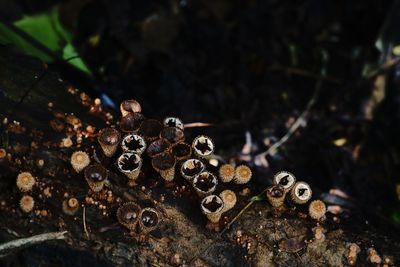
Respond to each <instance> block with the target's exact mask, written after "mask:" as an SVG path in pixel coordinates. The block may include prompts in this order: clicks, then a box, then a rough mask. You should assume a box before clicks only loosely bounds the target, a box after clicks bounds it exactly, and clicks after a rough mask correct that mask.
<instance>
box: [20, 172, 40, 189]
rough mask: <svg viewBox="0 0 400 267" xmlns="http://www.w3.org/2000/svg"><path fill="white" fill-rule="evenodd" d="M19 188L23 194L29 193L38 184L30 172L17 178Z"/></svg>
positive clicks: (23, 173)
mask: <svg viewBox="0 0 400 267" xmlns="http://www.w3.org/2000/svg"><path fill="white" fill-rule="evenodd" d="M16 183H17V187H18V189H19V190H20V191H21V192H29V191H31V190H32V188H33V186H34V185H35V183H36V180H35V177H33V176H32V174H31V173H30V172H21V173H20V174H18V176H17V181H16Z"/></svg>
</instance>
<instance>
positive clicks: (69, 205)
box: [62, 197, 79, 216]
mask: <svg viewBox="0 0 400 267" xmlns="http://www.w3.org/2000/svg"><path fill="white" fill-rule="evenodd" d="M78 209H79V201H78V200H77V199H76V198H74V197H71V198H69V199H65V200H64V201H63V203H62V210H63V212H64V213H65V214H66V215H70V216H73V215H75V214H76V212H77V211H78Z"/></svg>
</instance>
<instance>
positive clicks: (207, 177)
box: [193, 171, 218, 197]
mask: <svg viewBox="0 0 400 267" xmlns="http://www.w3.org/2000/svg"><path fill="white" fill-rule="evenodd" d="M217 185H218V180H217V177H215V175H214V174H212V173H211V172H207V171H204V172H202V173H200V174H198V175H197V176H195V177H194V179H193V187H194V189H195V190H196V192H197V194H198V195H199V196H201V197H204V196H207V195H211V194H212V193H213V192H214V191H215V189H216V188H217Z"/></svg>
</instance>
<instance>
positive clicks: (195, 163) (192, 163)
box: [181, 159, 206, 181]
mask: <svg viewBox="0 0 400 267" xmlns="http://www.w3.org/2000/svg"><path fill="white" fill-rule="evenodd" d="M205 169H206V166H205V165H204V163H203V162H202V161H200V160H198V159H188V160H186V161H185V162H184V163H183V164H182V166H181V174H182V176H183V178H185V179H186V180H188V181H192V180H193V178H194V177H195V176H196V175H198V174H200V173H201V172H203V171H204V170H205Z"/></svg>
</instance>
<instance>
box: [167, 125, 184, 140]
mask: <svg viewBox="0 0 400 267" xmlns="http://www.w3.org/2000/svg"><path fill="white" fill-rule="evenodd" d="M161 137H162V138H165V139H167V140H168V141H170V142H171V143H178V142H181V141H183V140H185V134H184V132H183V131H182V130H181V129H179V128H177V127H167V128H164V129H163V130H162V131H161Z"/></svg>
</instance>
